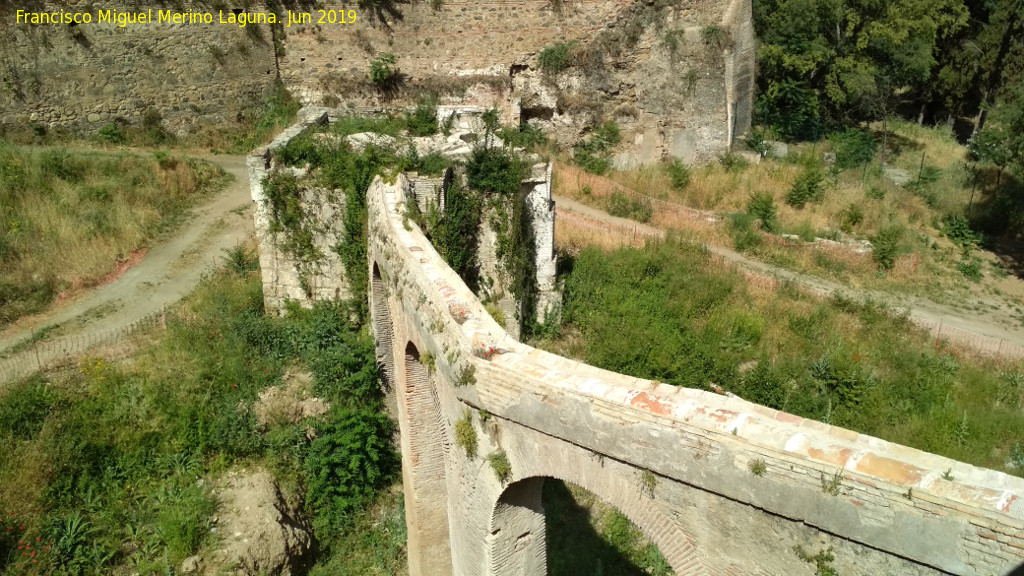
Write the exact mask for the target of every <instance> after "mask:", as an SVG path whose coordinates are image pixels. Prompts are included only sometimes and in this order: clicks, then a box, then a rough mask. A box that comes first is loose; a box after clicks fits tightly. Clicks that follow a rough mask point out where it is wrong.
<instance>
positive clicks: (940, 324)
mask: <svg viewBox="0 0 1024 576" xmlns="http://www.w3.org/2000/svg"><path fill="white" fill-rule="evenodd" d="M943 320H945V318H939V329H938V330H937V331H936V332H935V345H936V346H938V345H939V338H941V337H942V321H943Z"/></svg>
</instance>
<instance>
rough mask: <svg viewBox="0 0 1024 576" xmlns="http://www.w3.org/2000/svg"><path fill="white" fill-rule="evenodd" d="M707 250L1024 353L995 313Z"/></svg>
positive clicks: (575, 206) (589, 210)
mask: <svg viewBox="0 0 1024 576" xmlns="http://www.w3.org/2000/svg"><path fill="white" fill-rule="evenodd" d="M552 198H553V199H554V200H555V205H556V207H557V208H558V209H559V210H567V211H570V212H575V213H577V214H580V215H582V216H586V217H587V218H591V219H593V220H599V221H602V222H607V223H609V224H613V225H616V226H621V227H625V228H636V230H637V231H638V232H640V233H642V234H646V235H650V236H658V237H664V235H665V231H664V230H661V229H660V228H655V227H654V226H650V225H647V224H641V223H639V222H635V221H633V220H628V219H626V218H618V217H616V216H612V215H610V214H608V213H607V212H605V211H603V210H600V209H597V208H593V207H591V206H587V205H585V204H581V203H579V202H577V201H575V200H570V199H569V198H564V197H561V196H557V195H552ZM707 248H708V250H710V251H711V252H712V253H713V254H718V255H720V256H721V257H722V258H724V259H725V260H727V261H729V262H733V263H736V264H738V265H740V266H743V267H744V268H746V269H748V270H752V271H754V272H757V273H759V274H763V275H767V276H774V277H776V278H779V279H780V280H788V281H791V282H794V283H796V284H798V285H800V286H803V287H805V288H809V289H811V290H814V291H815V292H819V293H822V294H832V293H835V292H839V293H840V294H843V295H844V296H846V297H848V298H851V299H854V300H858V301H863V300H866V299H871V300H872V301H875V302H881V303H885V304H887V305H889V306H891V307H893V308H895V309H897V310H898V311H904V310H905V311H907V313H908V314H909V316H910V318H911V319H913V320H914V321H916V322H917V323H919V324H921V325H923V326H925V327H927V328H929V329H931V330H933V332H934V331H937V330H940V331H945V332H943V333H944V334H945V333H951V332H955V331H957V330H962V331H965V332H969V333H971V332H972V333H975V334H978V335H981V336H984V337H987V338H989V339H991V341H992V343H994V344H997V345H998V344H999V341H1000V340H1002V341H1005V342H1006V343H1007V346H1006V348H1005V349H1003V350H1002V351H1003V352H1004V353H1005V352H1008V351H1010V350H1013V349H1018V348H1019V349H1021V350H1024V329H1021V328H1014V327H1013V326H1008V325H1007V324H1010V322H1008V321H1007V318H1006V317H1005V315H1001V314H998V313H992V312H986V313H980V314H978V313H976V314H968V313H965V311H964V310H960V309H957V308H954V307H952V306H946V305H944V304H938V303H936V302H932V301H931V300H928V299H925V298H920V297H916V296H904V297H897V296H894V295H892V294H889V293H884V292H877V291H873V290H858V289H852V288H849V287H847V286H843V285H842V284H838V283H835V282H832V281H829V280H823V279H821V278H816V277H813V276H808V275H806V274H800V273H798V272H793V271H790V270H786V269H784V268H779V267H777V266H772V265H771V264H765V263H763V262H757V261H754V260H751V259H750V258H747V257H746V256H744V255H742V254H740V253H738V252H734V251H732V250H729V249H727V248H722V247H719V246H708V247H707Z"/></svg>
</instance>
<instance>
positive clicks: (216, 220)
mask: <svg viewBox="0 0 1024 576" xmlns="http://www.w3.org/2000/svg"><path fill="white" fill-rule="evenodd" d="M195 156H196V157H199V158H202V159H203V160H206V161H208V162H210V163H212V164H216V165H218V166H220V167H221V168H223V169H224V170H225V171H227V172H228V173H229V174H231V175H232V176H233V177H234V179H233V180H232V181H231V182H229V183H228V185H227V187H225V188H224V189H223V190H221V191H220V192H219V193H217V195H216V196H214V197H212V198H211V199H209V200H208V201H207V202H206V203H204V204H201V205H199V206H197V207H196V208H194V209H193V210H192V213H193V215H194V216H193V217H192V218H191V219H190V220H189V221H187V222H185V223H184V224H183V225H182V226H181V228H180V229H179V230H178V231H177V232H176V233H175V234H174V235H173V236H171V237H170V238H167V239H164V240H163V241H161V242H159V243H158V244H156V245H154V246H153V247H152V248H150V250H149V252H147V253H146V256H145V258H143V259H142V261H141V262H140V263H139V264H138V265H137V266H135V267H133V268H131V269H130V270H128V271H127V272H125V273H124V274H123V275H122V276H121V277H120V278H118V279H117V280H115V281H113V282H111V283H110V284H106V285H104V286H101V287H99V288H96V289H95V290H91V291H89V292H86V293H85V294H83V295H82V296H80V297H79V298H77V299H75V300H73V301H70V302H67V303H64V304H62V305H60V306H58V307H56V308H54V309H51V310H49V311H47V312H45V313H44V314H42V315H40V316H36V317H33V318H31V319H29V320H22V321H19V322H16V323H15V324H14V326H11V327H8V328H7V329H6V330H4V331H3V332H0V356H4V355H5V354H4V351H5V350H8V349H10V348H11V347H12V346H15V345H17V344H18V343H20V342H23V341H24V340H25V339H27V338H30V337H31V335H32V330H33V329H34V330H35V331H40V330H43V329H46V328H47V327H51V326H55V328H54V329H52V330H51V331H50V333H49V334H48V338H49V337H53V338H63V337H69V336H76V335H81V334H87V333H98V332H105V331H112V330H115V329H119V328H121V327H123V326H125V325H127V324H130V323H132V322H135V321H137V320H139V319H141V318H143V317H145V316H146V315H148V314H153V313H155V312H157V311H159V310H160V309H161V308H162V307H163V306H164V305H167V306H170V305H171V304H173V303H175V302H177V301H178V300H180V299H181V298H182V297H184V296H185V295H187V294H188V293H189V292H191V291H192V290H193V289H194V288H195V287H196V285H197V284H198V283H199V280H200V278H201V277H202V275H203V273H204V272H205V271H207V270H208V269H209V268H211V267H212V266H214V265H217V264H218V263H220V262H221V256H223V252H222V249H224V248H230V247H233V246H235V245H236V244H238V243H241V242H245V240H246V239H247V238H249V237H250V236H251V235H252V234H253V231H254V225H253V214H252V200H251V196H250V192H249V172H248V168H247V167H246V164H245V157H244V156H209V157H206V156H201V155H195Z"/></svg>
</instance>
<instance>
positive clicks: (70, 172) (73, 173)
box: [40, 148, 86, 184]
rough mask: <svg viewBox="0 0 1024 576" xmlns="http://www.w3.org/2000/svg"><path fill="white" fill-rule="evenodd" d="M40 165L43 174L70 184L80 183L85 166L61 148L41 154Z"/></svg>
mask: <svg viewBox="0 0 1024 576" xmlns="http://www.w3.org/2000/svg"><path fill="white" fill-rule="evenodd" d="M40 164H41V167H42V169H43V172H44V173H46V174H51V175H53V176H56V177H57V178H60V179H61V180H64V181H65V182H69V183H72V184H74V183H77V182H81V181H82V178H83V177H84V176H85V171H86V166H85V165H84V163H83V162H82V161H81V160H79V159H78V158H77V157H75V156H72V155H71V154H69V153H68V151H67V150H65V149H63V148H53V149H50V150H46V151H45V152H43V155H42V157H41V158H40Z"/></svg>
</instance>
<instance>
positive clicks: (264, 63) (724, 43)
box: [0, 0, 754, 167]
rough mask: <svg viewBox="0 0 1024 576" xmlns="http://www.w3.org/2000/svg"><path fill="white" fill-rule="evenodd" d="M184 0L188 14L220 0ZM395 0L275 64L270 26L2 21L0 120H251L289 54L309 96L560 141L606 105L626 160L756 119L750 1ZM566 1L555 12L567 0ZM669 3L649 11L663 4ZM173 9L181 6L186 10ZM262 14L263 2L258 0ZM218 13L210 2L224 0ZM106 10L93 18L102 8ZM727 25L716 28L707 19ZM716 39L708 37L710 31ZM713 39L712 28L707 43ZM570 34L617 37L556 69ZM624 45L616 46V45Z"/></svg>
mask: <svg viewBox="0 0 1024 576" xmlns="http://www.w3.org/2000/svg"><path fill="white" fill-rule="evenodd" d="M212 4H215V3H213V2H210V1H206V2H203V1H200V0H183V2H181V3H180V9H181V10H182V11H187V10H197V11H213V10H212V8H211V7H210V6H211V5H212ZM431 4H432V3H430V2H412V3H408V4H397V7H398V9H399V10H400V12H401V18H394V17H387V18H385V19H383V20H381V19H379V18H376V17H375V16H374V14H373V12H372V11H371V10H369V9H365V10H364V9H362V8H358V7H354V6H346V9H356V11H357V12H358V14H359V18H358V20H357V21H356V23H354V24H340V23H336V24H327V23H323V24H320V23H317V22H315V21H316V20H319V18H320V16H319V14H318V13H317V12H315V11H314V12H313V13H311V16H313V17H314V18H313V20H314V22H313V23H311V24H295V25H292V26H289V27H288V28H286V29H284V31H283V34H281V35H280V37H279V40H281V41H282V43H283V47H284V53H283V55H282V56H281V57H280V59H279V62H277V63H275V58H274V49H273V41H272V36H273V35H272V33H271V30H270V28H269V26H268V25H266V24H262V25H256V24H250V25H248V26H246V27H245V29H242V28H239V27H237V26H232V25H222V24H212V25H196V24H193V25H165V24H131V25H128V26H126V27H124V28H120V27H117V26H116V25H108V24H103V25H100V24H96V23H94V24H88V25H78V26H74V27H68V26H62V25H58V26H32V25H16V24H12V23H10V22H6V21H5V22H3V23H0V32H2V33H0V126H5V127H18V126H27V125H29V124H34V125H38V126H42V127H50V128H52V127H58V126H60V127H70V128H79V129H83V130H87V131H95V130H97V129H99V128H100V127H102V126H104V125H106V124H108V123H109V122H111V121H113V120H114V119H116V118H124V119H127V120H129V121H131V122H133V123H139V122H141V121H142V119H143V117H144V114H145V112H146V110H147V109H153V110H155V111H157V112H159V113H160V115H161V116H162V117H163V119H164V123H165V126H166V127H168V128H170V129H171V130H172V131H174V132H176V133H178V134H179V135H184V134H186V133H189V132H194V131H199V130H203V129H208V128H209V127H210V126H214V125H215V126H219V127H230V126H233V125H236V126H237V125H239V124H238V120H239V119H240V117H241V116H245V115H247V114H249V115H251V114H252V113H254V112H257V111H258V110H259V109H260V108H261V107H262V102H263V98H264V96H265V94H266V93H267V89H268V87H269V85H270V82H271V81H272V80H273V79H274V78H276V77H277V74H278V65H279V69H280V74H281V78H282V79H283V81H284V82H285V85H286V86H287V87H288V88H289V89H290V90H291V91H292V92H293V93H295V94H296V95H297V96H298V97H299V98H300V100H301V101H302V102H303V103H304V104H306V105H315V106H320V105H323V106H328V107H341V108H346V109H347V108H349V107H356V108H361V107H384V106H387V107H403V106H409V105H412V104H414V103H415V100H416V97H417V96H418V95H419V94H420V93H421V92H424V91H429V92H434V93H437V94H439V95H440V96H441V98H442V101H443V103H445V104H448V105H453V106H477V107H484V108H489V107H491V106H495V105H496V106H498V107H499V109H500V110H501V112H502V120H503V122H505V123H511V124H518V123H519V122H520V121H521V120H522V121H530V122H532V123H534V124H536V125H538V126H541V127H543V128H545V129H546V130H547V131H548V132H550V133H551V134H552V135H553V137H554V138H555V139H556V140H557V141H558V142H560V143H561V144H563V145H572V144H574V143H575V142H576V141H577V140H578V139H579V138H580V137H581V136H584V135H585V134H586V133H587V131H588V130H590V129H591V128H592V126H593V125H594V124H596V123H597V122H599V121H600V120H602V119H614V120H616V121H617V122H619V124H620V125H621V126H622V133H623V143H622V144H621V146H620V148H621V150H620V154H619V156H618V157H617V159H616V163H617V164H618V165H619V166H622V167H627V166H632V165H636V164H640V163H650V162H655V161H658V160H659V159H661V158H662V157H667V156H675V157H679V158H683V159H685V160H687V161H703V160H707V159H709V158H713V157H714V156H717V155H718V154H721V153H722V152H724V151H725V150H726V149H727V148H728V146H729V145H730V143H731V142H733V141H734V140H735V135H736V134H737V133H738V134H742V133H743V132H745V131H746V129H747V127H748V126H749V123H750V108H751V106H752V102H753V72H754V39H753V27H752V23H751V17H750V14H751V10H750V5H751V0H575V1H572V2H568V1H567V2H557V3H556V2H550V1H549V0H525V1H523V2H507V1H505V0H445V2H443V3H441V4H440V9H439V10H434V9H433V8H432V6H431ZM43 5H44V8H45V9H47V10H57V9H60V8H65V9H71V10H91V11H92V12H93V14H95V13H96V11H97V10H99V9H114V10H120V11H135V10H138V9H139V7H138V5H137V3H135V4H133V3H130V2H126V1H123V0H104V1H102V2H98V3H95V4H84V3H81V2H78V1H77V0H46V1H45V2H43ZM556 6H559V7H561V9H560V10H555V7H556ZM658 6H665V8H664V9H662V10H660V11H658V12H657V14H658V15H657V16H654V15H652V14H653V13H652V10H653V8H656V7H658ZM176 9H177V8H176ZM251 10H253V11H265V10H266V6H265V3H263V2H255V3H253V5H252V8H251ZM214 12H215V11H214ZM94 19H95V18H94ZM711 29H717V30H719V33H717V34H713V35H711V36H709V35H707V34H705V31H706V30H711ZM712 37H713V38H712ZM709 39H711V40H710V41H709ZM560 41H576V42H578V43H579V46H581V47H587V46H589V45H591V44H592V43H594V42H605V43H606V44H601V47H600V48H598V49H597V50H596V51H597V52H600V53H607V54H608V56H607V57H606V58H605V61H604V63H603V64H602V65H601V66H597V67H594V66H590V65H589V64H586V63H578V64H577V65H576V66H574V67H572V68H570V69H569V70H567V71H565V72H563V73H560V74H556V75H554V76H553V77H552V76H550V75H548V74H545V73H543V72H541V71H540V70H539V69H538V67H537V54H538V53H539V52H540V51H541V50H543V49H544V48H545V47H546V46H548V45H551V44H553V43H555V42H560ZM384 52H391V53H394V54H395V55H396V56H397V57H398V62H399V64H398V65H399V68H400V70H401V74H402V76H401V77H402V83H401V86H399V87H398V88H397V89H394V90H388V91H380V90H378V89H377V88H376V87H375V86H373V84H372V83H371V82H370V80H369V74H368V71H369V65H370V61H371V60H372V58H374V57H375V56H376V55H378V54H381V53H384ZM612 52H615V53H614V54H613V53H612Z"/></svg>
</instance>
